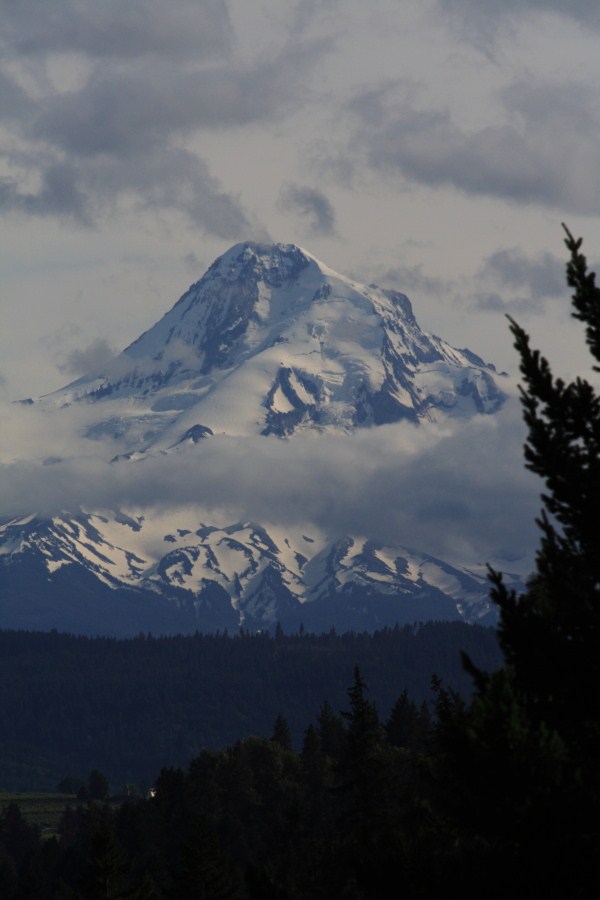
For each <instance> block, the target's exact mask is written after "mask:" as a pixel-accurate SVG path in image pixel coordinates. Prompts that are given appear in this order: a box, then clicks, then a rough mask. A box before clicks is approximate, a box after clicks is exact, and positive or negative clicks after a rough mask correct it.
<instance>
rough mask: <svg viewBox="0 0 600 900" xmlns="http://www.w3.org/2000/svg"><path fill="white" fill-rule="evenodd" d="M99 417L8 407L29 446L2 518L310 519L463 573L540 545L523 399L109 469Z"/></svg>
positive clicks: (8, 483)
mask: <svg viewBox="0 0 600 900" xmlns="http://www.w3.org/2000/svg"><path fill="white" fill-rule="evenodd" d="M91 415H95V416H96V418H97V415H98V412H97V409H96V408H93V409H91V410H90V409H88V410H81V409H74V408H73V407H70V408H69V409H66V410H54V411H52V412H51V413H50V414H48V413H42V412H40V411H39V410H37V409H36V408H35V407H19V408H18V409H15V408H13V409H12V410H11V412H10V415H9V419H10V420H11V421H12V422H13V423H14V422H15V419H16V418H19V420H20V422H19V426H18V429H17V431H18V440H16V441H15V442H13V446H15V447H16V446H17V444H19V443H20V446H21V448H22V450H24V449H25V447H28V448H29V449H28V451H27V452H26V455H25V456H22V455H20V454H19V453H17V454H16V456H15V457H14V458H13V460H12V462H9V463H8V465H6V466H5V467H4V471H3V481H4V483H5V489H4V490H3V497H4V500H3V507H4V511H5V512H8V513H15V514H19V513H24V512H30V511H32V510H38V511H42V512H45V513H51V512H54V511H56V510H58V509H77V508H78V507H79V506H83V507H84V508H88V509H94V508H96V509H98V508H116V507H119V508H125V509H127V508H130V509H131V508H133V507H135V508H146V509H148V510H151V509H152V508H162V509H168V508H173V507H176V506H178V505H179V506H181V505H189V504H195V505H197V507H198V509H199V510H201V511H202V512H199V515H203V516H204V517H205V520H208V521H210V517H211V515H212V516H213V519H214V520H217V519H218V520H219V521H223V519H226V520H227V519H228V520H229V521H231V522H234V521H238V520H239V519H255V520H257V521H263V522H273V523H278V524H281V525H286V524H297V523H299V522H311V523H313V524H314V525H315V526H316V527H318V528H320V529H321V530H323V531H324V532H325V533H328V534H330V535H341V534H345V533H354V534H359V535H365V536H368V537H371V538H374V539H379V540H382V541H388V542H398V543H401V544H405V545H408V546H411V547H415V548H416V549H426V550H427V551H428V552H430V553H432V554H433V555H438V556H440V557H442V558H448V559H452V560H455V561H463V562H464V563H465V564H467V563H471V564H473V563H475V562H484V561H485V560H487V559H491V558H493V557H498V556H501V555H503V554H504V555H505V556H506V555H509V556H510V555H512V556H514V557H519V556H523V555H524V554H526V553H527V552H529V551H531V550H532V549H533V547H534V545H535V543H536V541H537V535H536V530H535V527H534V525H533V519H534V516H535V514H536V513H537V511H538V506H539V501H538V495H539V487H540V485H539V484H538V482H537V479H535V478H534V476H532V475H531V474H530V473H528V472H526V470H525V469H524V467H523V461H522V451H521V447H522V442H523V426H522V423H521V416H520V411H519V409H518V404H517V403H516V402H514V403H513V404H509V406H508V408H506V409H505V410H503V411H502V412H501V413H499V414H497V415H496V416H493V417H492V416H480V417H475V418H474V419H472V420H469V421H468V422H460V423H457V422H454V423H445V424H444V425H443V426H437V427H436V426H433V427H430V428H422V429H416V428H414V427H413V426H411V425H391V426H381V427H379V428H376V429H375V428H374V429H365V430H364V431H361V432H358V433H356V434H354V435H351V436H348V435H343V436H334V435H305V436H302V435H300V436H298V437H296V438H294V439H292V440H290V441H281V440H278V439H274V438H264V437H255V438H244V439H241V438H234V437H227V436H218V437H215V438H209V439H207V440H206V441H204V442H202V443H201V444H198V445H196V446H195V447H190V448H186V450H184V451H182V452H180V453H174V454H170V455H161V454H159V455H158V456H156V457H153V458H147V459H145V460H143V461H141V462H118V463H113V464H110V463H109V462H108V461H107V459H108V453H110V452H111V451H112V450H113V449H114V446H113V444H112V443H111V442H109V445H108V446H107V447H103V445H102V443H101V442H89V441H84V440H83V439H81V437H79V434H80V433H81V430H82V428H83V426H84V423H85V421H86V417H88V419H87V421H91V419H90V418H89V417H90V416H91ZM71 416H72V418H71ZM69 423H70V424H69ZM41 435H43V436H44V438H43V440H41ZM32 450H33V452H32ZM107 451H108V452H107ZM47 458H52V460H53V465H52V467H51V477H49V474H48V473H49V469H48V467H47V466H44V465H43V460H44V459H47ZM57 460H58V461H57Z"/></svg>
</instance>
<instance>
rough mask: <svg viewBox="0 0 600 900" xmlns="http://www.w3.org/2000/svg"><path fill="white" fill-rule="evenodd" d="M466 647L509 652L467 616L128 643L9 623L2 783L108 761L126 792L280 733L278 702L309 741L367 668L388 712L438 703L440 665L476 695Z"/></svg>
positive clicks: (46, 784) (2, 699)
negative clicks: (208, 753)
mask: <svg viewBox="0 0 600 900" xmlns="http://www.w3.org/2000/svg"><path fill="white" fill-rule="evenodd" d="M461 650H467V651H468V652H469V654H471V656H472V657H473V659H474V660H475V661H476V662H477V664H478V665H479V666H481V667H482V668H483V669H487V670H491V669H493V668H495V667H496V666H497V665H498V663H499V660H500V653H499V649H498V644H497V640H496V637H495V634H494V632H493V631H491V630H490V629H486V628H481V627H478V626H469V625H464V624H462V623H458V622H451V623H441V622H436V623H431V622H430V623H426V624H423V625H421V626H415V627H409V626H404V627H401V628H400V627H399V628H390V629H383V630H382V631H379V632H376V633H375V634H367V633H362V634H356V633H346V634H342V635H337V634H335V633H334V632H332V633H329V634H324V635H311V634H297V635H284V634H282V633H281V630H278V632H277V634H276V635H274V636H270V635H268V634H266V633H265V634H252V635H251V634H247V633H243V634H241V635H238V636H235V637H228V636H227V635H201V634H197V635H192V636H180V637H162V638H152V637H149V636H143V635H140V636H139V637H138V638H134V639H129V640H116V639H111V638H89V637H75V636H72V635H64V634H57V633H28V632H11V631H2V632H0V788H3V789H5V790H34V789H43V790H48V789H54V788H55V786H56V785H57V784H58V783H59V782H60V781H61V780H63V779H64V778H66V777H68V776H70V777H72V778H77V777H79V778H84V777H86V776H87V774H88V773H89V771H90V770H91V769H99V770H101V771H102V772H103V773H104V774H105V775H106V777H107V778H108V780H109V782H110V784H111V786H112V788H113V790H115V791H118V790H120V788H121V787H122V786H123V784H124V783H132V782H134V783H143V782H144V781H146V782H150V781H152V780H153V779H154V778H155V777H156V773H157V772H158V771H159V770H160V769H161V767H162V766H164V765H187V763H188V762H189V760H190V759H192V757H194V756H196V755H197V754H198V753H199V752H200V751H201V750H203V749H221V748H223V747H225V746H227V745H229V744H231V743H233V742H234V741H236V740H239V739H241V738H243V737H248V735H257V736H261V737H265V736H268V735H269V734H270V731H271V729H272V725H273V721H274V719H275V717H276V716H277V714H278V713H279V712H282V713H284V714H285V717H286V720H287V722H288V724H289V727H290V730H291V734H292V739H293V742H294V744H295V746H296V747H299V746H300V744H301V741H302V735H303V732H304V729H305V728H306V725H307V723H308V722H310V721H311V719H312V718H313V716H314V714H315V710H317V709H319V707H320V705H321V704H322V703H323V702H325V701H327V702H329V703H330V704H331V706H332V707H333V708H334V709H340V708H341V707H342V705H343V703H344V702H345V697H346V687H347V685H348V679H349V673H351V672H352V670H353V667H354V665H355V664H358V665H359V666H360V668H361V671H362V672H363V673H364V677H365V679H366V680H367V681H368V684H369V686H370V690H371V697H372V698H373V700H374V701H375V702H376V703H377V707H378V709H379V711H380V713H381V715H382V716H387V715H388V714H389V712H390V710H391V708H392V705H393V704H394V703H395V701H396V700H397V698H398V696H399V695H400V694H401V693H402V691H403V690H405V689H406V690H407V691H408V694H409V696H410V697H411V699H413V700H414V701H415V702H416V703H418V704H420V703H421V702H423V701H424V700H431V698H432V694H431V689H430V685H431V678H432V675H433V674H436V675H438V676H439V677H441V678H442V679H443V680H444V682H445V683H446V684H448V685H451V686H452V687H453V688H455V689H456V690H457V691H460V692H461V693H463V694H465V695H468V694H469V692H470V690H471V682H470V679H469V677H468V676H466V675H465V673H464V672H463V670H462V667H461V662H460V651H461Z"/></svg>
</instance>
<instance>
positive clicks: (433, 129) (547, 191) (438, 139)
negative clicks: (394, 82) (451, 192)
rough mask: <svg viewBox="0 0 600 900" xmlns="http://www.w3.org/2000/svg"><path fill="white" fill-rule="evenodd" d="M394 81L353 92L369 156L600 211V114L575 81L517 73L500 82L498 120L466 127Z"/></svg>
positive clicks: (410, 173) (446, 180)
mask: <svg viewBox="0 0 600 900" xmlns="http://www.w3.org/2000/svg"><path fill="white" fill-rule="evenodd" d="M418 100H419V98H418V97H416V96H415V95H414V92H411V94H410V95H407V94H406V93H402V92H401V93H400V95H398V91H397V89H392V88H391V87H390V86H389V85H385V86H382V87H381V88H379V89H377V90H370V91H368V92H365V93H363V94H361V95H359V96H358V97H356V98H355V99H354V101H353V102H352V104H351V110H352V111H353V113H354V114H355V115H356V116H357V117H358V119H359V121H360V126H359V128H358V129H357V132H356V141H357V145H358V146H359V148H360V150H361V152H362V153H364V156H365V160H366V162H367V165H368V166H369V167H370V168H371V169H373V170H375V171H378V172H383V173H388V174H396V175H401V176H403V177H404V178H405V179H408V180H413V181H416V182H417V183H420V184H425V185H429V186H432V187H453V188H455V189H457V190H459V191H462V192H464V193H466V194H471V195H475V196H492V197H501V198H503V199H504V200H507V201H511V202H514V203H518V204H531V203H538V204H542V205H548V206H553V207H559V208H560V209H561V211H564V210H568V211H572V212H576V213H582V214H596V213H598V212H600V114H599V112H598V106H597V102H596V95H595V93H594V92H593V91H592V90H588V89H584V88H581V87H579V86H577V85H554V84H531V83H530V82H529V81H516V82H514V83H513V84H512V85H511V86H510V87H509V88H508V89H506V90H504V91H502V92H501V93H500V94H499V96H498V100H499V102H500V104H501V106H502V112H503V115H502V119H503V120H502V121H498V123H497V124H493V125H486V126H485V127H481V128H475V129H471V130H467V129H465V128H463V127H461V126H459V125H458V124H457V122H456V121H455V120H454V119H453V117H452V115H451V113H450V111H448V110H443V109H423V108H419V107H418V106H417V101H418Z"/></svg>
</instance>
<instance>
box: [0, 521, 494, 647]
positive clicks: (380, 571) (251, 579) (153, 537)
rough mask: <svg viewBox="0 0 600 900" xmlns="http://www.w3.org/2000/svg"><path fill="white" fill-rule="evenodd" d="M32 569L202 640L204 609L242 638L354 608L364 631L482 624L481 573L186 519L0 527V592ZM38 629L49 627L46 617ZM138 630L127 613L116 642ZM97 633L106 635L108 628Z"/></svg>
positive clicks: (298, 535)
mask: <svg viewBox="0 0 600 900" xmlns="http://www.w3.org/2000/svg"><path fill="white" fill-rule="evenodd" d="M304 530H308V529H307V528H306V527H305V526H304ZM34 559H35V560H36V561H38V562H39V561H40V560H41V562H42V563H43V566H44V567H45V572H46V582H47V583H49V584H52V581H53V579H54V578H55V576H56V575H57V573H60V576H61V579H62V580H61V583H62V584H64V583H65V581H64V579H65V577H68V575H69V570H71V571H72V573H76V572H78V571H81V570H85V572H86V573H88V574H92V575H93V577H94V578H95V579H96V580H97V581H98V582H99V583H100V584H101V585H102V586H103V587H105V588H109V589H110V590H111V591H113V592H117V593H118V594H119V597H120V598H121V601H120V602H121V605H122V609H123V610H126V609H127V603H128V591H129V592H131V591H137V592H142V593H143V595H144V596H147V597H149V596H152V595H153V596H154V597H160V598H163V599H166V600H167V601H170V602H171V603H173V604H174V605H175V606H177V608H178V609H179V610H180V611H181V610H182V609H183V608H185V609H186V610H187V620H186V622H187V629H186V630H188V631H189V630H194V629H195V628H196V627H198V625H199V623H200V625H202V626H204V627H207V628H208V629H209V630H210V628H211V626H210V624H207V620H206V616H205V612H206V607H210V606H211V604H213V603H214V601H215V598H219V599H220V601H221V604H222V606H224V607H226V608H228V609H229V610H230V612H231V613H232V618H231V620H230V623H229V624H230V625H232V626H234V627H235V626H236V625H243V626H244V627H249V628H251V629H256V628H268V627H272V626H273V625H274V624H275V623H277V622H282V623H283V624H284V625H287V626H290V627H298V625H299V624H300V623H301V622H304V624H305V625H310V624H311V623H315V622H317V623H318V624H319V625H322V626H323V627H324V628H330V627H331V626H333V625H336V626H338V627H339V626H340V625H343V624H344V622H343V611H344V607H345V606H353V607H356V606H357V605H358V607H359V608H360V609H361V610H362V612H361V616H360V619H361V620H362V623H363V626H364V627H366V628H374V627H377V626H378V625H382V624H393V623H395V622H396V621H401V622H404V621H414V619H415V618H417V619H418V618H425V619H427V618H444V619H452V618H464V619H466V620H468V621H472V620H480V619H484V620H486V619H488V618H490V604H489V600H488V599H487V593H488V588H487V582H486V579H485V576H484V575H483V573H478V574H475V573H473V572H468V571H467V570H465V569H461V568H459V567H454V566H450V565H448V564H447V563H444V562H442V561H441V560H437V559H434V558H433V557H430V556H427V555H426V554H422V553H418V552H416V551H414V550H409V549H407V548H404V547H400V546H384V545H383V544H381V543H376V542H373V541H370V540H368V539H366V538H365V537H359V536H348V535H347V536H344V537H343V538H338V539H337V540H333V541H332V540H331V539H328V538H327V537H326V536H324V535H323V534H321V533H319V532H318V531H316V530H315V529H314V528H312V529H311V533H310V534H305V533H303V527H302V526H299V527H298V528H288V529H287V530H284V529H282V528H281V527H277V526H274V525H271V526H269V527H268V528H267V527H264V526H261V525H258V524H257V523H253V522H241V523H235V524H232V525H224V526H223V525H221V526H216V525H205V524H202V522H199V521H198V518H197V515H196V514H195V513H194V512H193V511H190V510H189V509H188V510H182V509H179V510H172V511H170V512H168V513H163V514H154V515H153V516H152V517H151V518H147V517H146V516H145V515H144V514H138V513H136V514H133V515H125V514H123V513H117V512H114V511H103V512H99V513H95V514H84V513H81V512H80V513H78V514H76V515H67V514H62V515H58V516H54V517H53V518H52V519H51V520H44V519H38V518H36V517H25V518H21V519H16V520H12V521H9V522H5V523H4V524H3V525H1V526H0V567H1V568H2V569H3V571H4V574H5V575H6V576H7V581H10V576H11V569H12V568H14V567H15V566H16V567H18V566H19V564H20V563H22V562H25V563H26V564H29V565H30V564H31V561H32V560H34ZM382 601H384V605H383V607H382ZM419 612H421V613H425V615H421V616H419ZM42 618H43V617H42ZM44 621H45V626H46V627H56V624H57V623H56V619H55V618H53V617H52V610H49V616H48V617H47V619H46V620H44ZM209 621H210V620H209ZM53 622H54V625H52V623H53ZM59 624H60V623H59ZM146 624H147V623H146V622H145V619H144V617H143V616H141V617H140V614H139V610H138V611H136V614H135V618H134V620H133V621H132V622H131V623H130V625H129V629H128V632H129V633H134V634H135V633H137V632H138V631H139V630H144V628H145V626H146ZM212 627H213V629H214V627H216V626H214V624H213V626H212ZM106 629H107V631H108V633H111V623H110V621H109V622H107V623H106ZM126 633H127V632H126Z"/></svg>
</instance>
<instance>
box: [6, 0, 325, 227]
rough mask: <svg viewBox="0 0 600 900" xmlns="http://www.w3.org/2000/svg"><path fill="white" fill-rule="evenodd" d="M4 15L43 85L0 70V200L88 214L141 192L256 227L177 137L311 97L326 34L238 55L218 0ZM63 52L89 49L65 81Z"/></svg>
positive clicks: (215, 219)
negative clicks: (243, 59)
mask: <svg viewBox="0 0 600 900" xmlns="http://www.w3.org/2000/svg"><path fill="white" fill-rule="evenodd" d="M7 19H8V21H7V28H6V30H5V31H4V33H3V36H2V40H3V44H4V50H5V57H6V58H8V59H9V61H10V62H11V65H12V66H13V68H15V67H16V69H19V67H21V69H20V70H21V74H23V72H24V71H26V70H27V66H28V65H29V63H28V58H29V57H28V56H27V55H28V54H29V56H31V57H35V60H36V62H35V66H37V68H35V66H34V64H33V63H31V66H30V68H31V71H34V70H35V72H36V85H37V87H36V91H35V93H34V92H33V91H31V92H30V93H29V94H26V93H25V91H24V89H23V88H22V87H21V86H20V83H17V81H15V79H14V78H13V77H12V74H11V75H10V76H9V75H8V74H6V75H5V76H3V77H4V82H5V86H6V87H7V96H8V100H9V102H8V105H7V112H5V115H10V116H12V118H13V123H12V126H13V127H12V135H11V138H10V142H9V141H8V140H7V141H6V150H5V158H6V160H7V162H8V164H9V170H8V171H9V173H10V174H9V175H6V176H5V177H4V179H3V180H2V182H1V184H0V204H1V206H2V208H3V210H4V211H8V212H10V211H17V212H19V213H21V214H24V215H38V216H52V215H56V216H60V217H62V218H70V219H71V220H73V221H75V222H78V223H79V224H84V225H90V224H95V223H96V222H97V221H98V217H99V216H100V215H102V214H106V213H111V212H113V211H115V209H116V208H117V206H118V205H119V204H120V203H121V202H126V203H130V202H131V201H133V202H134V203H135V204H137V205H138V207H140V208H157V209H158V208H160V209H170V210H176V211H179V212H182V213H184V214H185V215H187V216H188V217H189V218H190V219H191V220H192V222H194V224H196V225H198V226H199V227H201V228H204V229H205V230H207V231H208V232H210V233H212V234H214V235H216V236H218V237H224V238H227V239H236V238H239V237H241V236H242V235H243V234H245V233H247V231H248V226H249V222H248V217H247V215H246V213H245V211H244V210H243V208H242V206H241V202H240V201H239V199H238V198H236V197H235V196H233V195H231V194H230V193H228V192H226V191H225V190H223V188H222V187H221V185H220V184H219V183H218V181H217V180H216V179H215V178H214V177H213V176H212V175H211V174H210V172H209V170H208V168H207V165H206V163H205V162H204V160H203V159H202V157H201V156H200V155H199V154H198V153H197V152H195V151H192V150H191V148H190V147H189V146H188V147H187V148H184V147H182V140H183V139H185V138H187V137H190V136H195V135H197V134H198V133H199V132H201V131H202V130H203V129H204V130H206V129H223V128H239V127H243V126H246V125H249V124H252V123H256V122H265V121H268V120H273V119H276V118H278V117H284V116H286V115H288V114H289V113H290V112H291V111H293V110H295V109H296V108H297V107H298V105H299V104H302V103H304V102H306V97H307V91H306V88H305V86H304V87H303V88H301V85H302V84H303V82H304V80H305V75H306V73H307V71H309V70H310V66H311V64H312V63H314V61H315V60H316V59H317V58H318V57H319V56H320V55H321V54H323V53H324V52H325V51H326V49H327V48H328V46H329V45H328V43H327V41H325V40H324V39H322V38H317V39H314V40H313V39H309V38H303V39H301V40H295V41H294V42H289V43H285V42H284V43H283V45H282V46H280V47H279V48H278V50H275V51H274V52H272V53H271V54H270V56H267V55H266V54H263V55H261V57H260V58H259V59H258V60H256V61H254V62H247V63H244V64H241V63H238V62H236V61H235V60H234V59H232V58H231V54H230V52H229V50H230V43H231V40H230V39H231V28H230V23H229V19H228V15H227V8H226V5H225V4H223V3H222V2H220V0H219V2H217V0H203V2H191V0H176V2H173V3H168V4H167V3H165V2H156V0H152V2H150V0H132V2H131V3H127V4H122V3H119V2H117V0H110V2H107V3H105V4H97V3H93V2H91V0H84V2H77V3H75V2H74V0H57V2H56V3H52V4H48V3H42V2H39V3H37V2H34V0H24V2H23V3H21V4H16V3H15V4H12V3H11V4H9V10H8V17H7ZM56 52H62V53H69V52H72V53H76V54H80V55H83V56H82V58H83V61H84V63H85V64H84V65H80V67H79V68H80V75H79V76H78V78H79V80H78V81H76V82H75V83H73V74H72V73H71V75H70V81H69V84H70V85H71V86H70V87H69V89H68V90H67V89H64V88H62V89H61V88H58V87H56V84H55V82H54V81H52V79H50V78H49V77H47V76H46V75H44V76H43V77H42V76H40V75H39V73H40V72H41V71H43V68H44V64H45V62H46V61H47V60H48V59H49V57H50V56H51V54H52V53H56ZM11 56H12V61H11ZM65 65H66V63H65V62H60V61H59V62H56V60H55V68H56V66H58V68H59V69H60V66H63V67H64V66H65ZM7 71H8V70H7ZM10 71H11V73H12V69H11V70H10ZM30 74H31V72H30ZM30 81H31V79H30ZM23 83H27V79H25V80H24V81H23ZM9 147H10V150H9V149H8V148H9ZM34 184H37V185H39V186H36V187H35V188H34V187H31V185H34ZM263 231H264V229H263Z"/></svg>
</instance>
